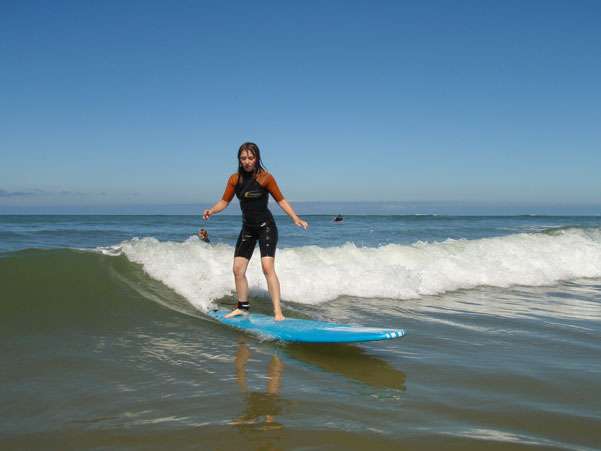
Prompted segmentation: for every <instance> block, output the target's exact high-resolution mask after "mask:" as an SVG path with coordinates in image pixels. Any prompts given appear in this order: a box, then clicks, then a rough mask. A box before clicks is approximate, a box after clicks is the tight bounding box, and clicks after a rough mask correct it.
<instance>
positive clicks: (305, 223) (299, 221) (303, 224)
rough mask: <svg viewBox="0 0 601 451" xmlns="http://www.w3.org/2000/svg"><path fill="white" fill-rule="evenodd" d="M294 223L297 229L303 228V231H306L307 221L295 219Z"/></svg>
mask: <svg viewBox="0 0 601 451" xmlns="http://www.w3.org/2000/svg"><path fill="white" fill-rule="evenodd" d="M294 223H295V224H296V226H297V227H304V229H305V230H307V227H309V223H308V222H307V221H303V220H302V219H300V218H296V219H295V220H294Z"/></svg>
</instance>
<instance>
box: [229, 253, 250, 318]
mask: <svg viewBox="0 0 601 451" xmlns="http://www.w3.org/2000/svg"><path fill="white" fill-rule="evenodd" d="M249 261H250V260H248V259H247V258H244V257H234V268H233V269H234V282H235V283H236V294H237V295H238V302H248V280H247V279H246V268H248V262H249ZM238 315H248V312H247V311H244V310H240V309H239V308H236V309H235V310H233V311H232V312H230V313H228V314H227V315H225V317H226V318H231V317H232V316H238Z"/></svg>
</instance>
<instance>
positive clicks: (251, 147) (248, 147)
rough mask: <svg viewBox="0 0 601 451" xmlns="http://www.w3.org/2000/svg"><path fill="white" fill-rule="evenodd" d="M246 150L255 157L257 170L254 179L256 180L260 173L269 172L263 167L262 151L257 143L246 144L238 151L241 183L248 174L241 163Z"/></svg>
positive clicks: (254, 171) (253, 173) (253, 174)
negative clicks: (241, 157)
mask: <svg viewBox="0 0 601 451" xmlns="http://www.w3.org/2000/svg"><path fill="white" fill-rule="evenodd" d="M245 150H246V151H247V152H250V153H252V154H253V155H254V156H255V169H254V170H253V172H252V178H253V179H254V178H255V177H257V175H259V173H260V172H261V171H266V172H267V170H266V169H265V167H264V166H263V162H262V161H261V151H260V150H259V146H257V145H256V144H255V143H251V142H248V143H244V144H242V145H241V146H240V148H239V149H238V176H239V177H238V180H239V181H240V182H241V181H242V179H243V178H244V175H246V174H247V172H246V171H245V170H244V166H242V163H240V155H241V154H242V152H244V151H245Z"/></svg>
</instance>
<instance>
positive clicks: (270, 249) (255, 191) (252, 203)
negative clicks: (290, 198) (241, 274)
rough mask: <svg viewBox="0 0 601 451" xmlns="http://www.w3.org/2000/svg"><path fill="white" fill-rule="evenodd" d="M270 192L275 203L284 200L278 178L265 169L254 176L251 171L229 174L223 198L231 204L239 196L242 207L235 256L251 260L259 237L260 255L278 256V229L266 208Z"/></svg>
mask: <svg viewBox="0 0 601 451" xmlns="http://www.w3.org/2000/svg"><path fill="white" fill-rule="evenodd" d="M269 194H271V196H272V197H273V198H274V199H275V201H276V202H280V201H281V200H283V199H284V196H283V195H282V193H281V192H280V189H279V188H278V185H277V183H276V182H275V179H274V178H273V176H272V175H271V174H269V173H268V172H266V171H260V172H259V174H257V176H256V177H254V178H253V177H252V176H251V175H250V174H248V175H247V174H244V175H243V176H242V177H240V176H239V174H237V173H236V174H232V175H231V176H230V178H229V180H228V182H227V187H226V188H225V193H223V198H222V199H223V200H224V201H226V202H228V203H229V202H230V201H231V200H232V199H233V198H234V195H236V197H237V198H238V199H239V200H240V209H241V210H242V230H241V231H240V235H239V236H238V242H237V243H236V251H235V253H234V257H244V258H246V259H248V260H250V258H251V257H252V254H253V251H254V249H255V245H256V244H257V240H258V241H259V248H260V249H261V257H275V249H276V246H277V244H278V228H277V227H276V225H275V220H274V219H273V215H272V214H271V212H270V211H269V209H268V208H267V202H268V201H269Z"/></svg>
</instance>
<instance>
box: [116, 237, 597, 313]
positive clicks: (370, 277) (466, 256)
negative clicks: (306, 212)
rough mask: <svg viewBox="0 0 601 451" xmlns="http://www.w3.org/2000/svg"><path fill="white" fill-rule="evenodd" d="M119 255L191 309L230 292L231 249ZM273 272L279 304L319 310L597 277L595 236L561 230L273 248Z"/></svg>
mask: <svg viewBox="0 0 601 451" xmlns="http://www.w3.org/2000/svg"><path fill="white" fill-rule="evenodd" d="M120 248H121V252H123V253H124V254H125V255H126V256H127V258H128V259H129V260H131V261H133V262H137V263H140V264H142V265H143V268H144V270H145V271H146V272H147V273H148V274H149V275H150V276H151V277H153V278H155V279H157V280H160V281H161V282H163V283H164V284H165V285H167V286H169V287H171V288H172V289H173V290H175V291H176V292H177V293H179V294H180V295H182V296H184V297H186V298H187V299H188V300H189V301H190V302H191V303H192V304H193V305H195V306H196V307H197V308H199V309H201V310H203V311H207V310H209V309H210V308H211V307H212V302H213V301H214V300H216V299H219V298H222V297H224V296H227V295H231V294H233V293H234V290H235V287H234V280H233V275H232V271H231V267H232V255H233V247H232V246H229V245H225V244H217V245H207V244H205V243H203V242H201V241H200V240H199V239H198V238H197V237H192V238H190V239H188V240H186V241H185V242H181V243H176V242H160V241H158V240H156V239H154V238H144V239H140V240H138V239H133V240H131V241H127V242H124V243H121V246H120ZM255 254H256V255H255V256H254V258H253V259H252V260H251V262H250V265H249V268H248V272H247V277H248V281H249V286H250V290H251V295H255V296H256V295H265V294H266V291H267V288H266V283H265V278H264V277H263V274H262V271H261V266H260V258H259V251H258V249H257V250H256V251H255ZM276 269H277V272H278V276H279V278H280V283H281V287H282V299H283V300H284V301H294V302H299V303H305V304H318V303H322V302H326V301H328V300H332V299H336V298H337V297H339V296H342V295H349V296H358V297H381V298H392V299H411V298H419V297H421V296H424V295H434V294H440V293H444V292H448V291H454V290H459V289H470V288H475V287H479V286H495V287H508V286H512V285H525V286H543V285H553V284H555V283H557V282H559V281H561V280H570V279H578V278H585V277H601V230H599V229H576V228H574V229H563V230H558V231H553V232H552V233H523V234H516V235H509V236H504V237H496V238H487V239H479V240H466V239H462V240H447V241H444V242H441V243H421V242H419V243H415V244H413V245H399V244H389V245H386V246H382V247H378V248H361V247H357V246H355V245H354V244H346V245H344V246H339V247H331V248H321V247H317V246H305V247H298V248H288V249H279V250H278V254H277V258H276Z"/></svg>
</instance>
